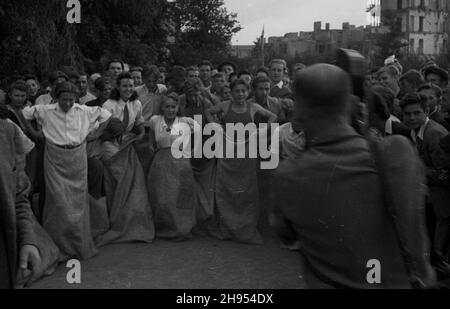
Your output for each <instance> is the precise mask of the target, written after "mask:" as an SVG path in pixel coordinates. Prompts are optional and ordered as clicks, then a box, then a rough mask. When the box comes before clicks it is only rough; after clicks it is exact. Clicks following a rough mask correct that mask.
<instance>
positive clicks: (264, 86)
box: [252, 76, 270, 102]
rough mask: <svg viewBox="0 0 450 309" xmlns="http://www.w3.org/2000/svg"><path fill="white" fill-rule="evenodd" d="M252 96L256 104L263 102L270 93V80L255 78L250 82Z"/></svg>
mask: <svg viewBox="0 0 450 309" xmlns="http://www.w3.org/2000/svg"><path fill="white" fill-rule="evenodd" d="M252 88H253V94H254V95H255V98H256V100H257V101H258V102H265V101H266V100H267V98H268V97H269V93H270V79H269V78H268V77H263V76H260V77H256V78H255V79H254V80H253V82H252Z"/></svg>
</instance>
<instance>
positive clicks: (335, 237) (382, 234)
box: [273, 125, 434, 288]
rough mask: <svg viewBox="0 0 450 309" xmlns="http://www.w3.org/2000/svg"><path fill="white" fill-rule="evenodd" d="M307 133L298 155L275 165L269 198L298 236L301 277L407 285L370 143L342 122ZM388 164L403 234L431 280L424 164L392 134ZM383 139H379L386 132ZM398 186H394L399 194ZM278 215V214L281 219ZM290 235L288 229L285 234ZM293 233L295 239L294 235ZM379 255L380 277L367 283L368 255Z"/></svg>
mask: <svg viewBox="0 0 450 309" xmlns="http://www.w3.org/2000/svg"><path fill="white" fill-rule="evenodd" d="M322 133H323V134H321V135H320V136H317V137H315V138H314V139H313V140H308V141H307V144H306V150H305V152H303V154H302V155H301V156H300V158H297V159H290V160H286V161H282V162H281V163H280V166H279V168H278V170H277V171H276V172H275V176H274V180H273V187H274V198H275V199H274V203H275V205H276V208H277V209H278V212H279V214H280V215H282V217H283V219H284V220H285V221H287V222H289V223H290V225H291V226H292V227H293V230H295V232H296V234H297V235H296V236H297V237H298V240H299V241H300V243H301V253H302V256H303V258H304V261H305V263H304V264H305V265H304V267H305V269H306V270H305V279H306V282H307V284H308V285H309V286H310V287H312V288H314V287H323V286H324V284H326V285H327V286H328V287H339V288H409V287H411V285H410V283H409V276H408V273H407V268H406V266H405V265H406V264H405V261H404V260H403V257H402V251H401V247H400V243H399V241H398V238H397V236H396V234H397V233H396V229H395V225H394V220H393V218H392V217H391V216H390V215H389V212H388V209H387V207H386V205H385V204H384V195H383V187H382V182H381V177H380V175H379V172H378V168H377V165H376V161H375V159H374V155H373V153H372V151H371V149H370V146H369V143H368V142H367V141H366V140H365V139H364V138H363V137H361V136H360V135H358V134H357V133H356V132H355V130H354V129H353V128H351V127H350V126H347V125H340V126H335V127H332V128H328V129H326V130H324V132H322ZM391 139H393V140H392V142H389V143H388V145H387V146H386V147H387V151H386V154H387V156H388V157H389V158H390V157H392V158H393V159H392V160H391V161H389V160H388V163H389V165H388V166H386V167H387V169H388V172H391V173H392V175H393V176H395V175H397V176H396V177H397V178H393V177H390V178H392V179H396V180H397V181H395V183H394V184H392V185H391V187H392V186H397V188H396V190H397V191H394V192H395V196H394V197H395V198H394V204H395V205H396V207H397V209H396V213H400V214H401V216H400V218H399V221H400V222H399V225H400V226H402V231H403V234H402V235H404V234H407V235H408V234H411V233H412V235H414V237H410V238H409V241H410V243H409V244H407V247H408V249H409V250H410V251H411V252H412V254H413V256H414V257H415V259H414V262H415V263H416V265H418V266H417V268H418V269H419V270H418V273H419V277H420V278H421V279H422V281H423V282H425V284H432V282H433V280H434V278H433V277H434V276H433V275H434V273H433V272H432V268H431V265H430V263H429V261H428V260H427V252H429V244H428V239H427V237H426V230H425V223H424V222H425V220H424V218H423V206H424V205H423V203H422V202H423V200H424V193H423V192H422V191H421V190H420V188H421V186H422V183H423V182H422V180H423V168H422V166H421V164H420V161H419V159H418V156H417V155H416V154H415V152H414V151H415V150H414V147H413V146H412V145H411V143H409V142H408V141H407V140H406V139H404V138H403V137H398V136H396V137H389V138H387V139H386V140H389V141H390V140H391ZM383 141H384V139H383ZM397 192H398V194H397ZM280 221H282V220H280ZM290 238H292V237H290ZM291 240H292V239H291ZM373 259H375V260H378V261H380V263H381V265H382V266H381V268H382V269H381V284H375V285H371V284H369V282H368V281H367V277H366V275H367V274H368V272H369V270H370V269H368V268H367V267H368V262H369V261H371V260H373Z"/></svg>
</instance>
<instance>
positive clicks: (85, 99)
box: [80, 92, 97, 105]
mask: <svg viewBox="0 0 450 309" xmlns="http://www.w3.org/2000/svg"><path fill="white" fill-rule="evenodd" d="M95 99H97V97H96V96H94V95H92V94H90V93H89V92H88V93H87V94H86V95H85V96H84V97H81V98H80V105H85V104H86V103H87V102H91V101H94V100H95Z"/></svg>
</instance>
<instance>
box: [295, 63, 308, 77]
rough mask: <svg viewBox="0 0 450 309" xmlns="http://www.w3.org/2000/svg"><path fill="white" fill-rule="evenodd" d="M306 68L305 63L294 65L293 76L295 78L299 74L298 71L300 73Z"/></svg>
mask: <svg viewBox="0 0 450 309" xmlns="http://www.w3.org/2000/svg"><path fill="white" fill-rule="evenodd" d="M304 69H306V65H304V64H303V63H296V64H294V67H293V68H292V76H293V77H294V78H295V76H297V73H300V72H301V71H303V70H304Z"/></svg>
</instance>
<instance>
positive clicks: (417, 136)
mask: <svg viewBox="0 0 450 309" xmlns="http://www.w3.org/2000/svg"><path fill="white" fill-rule="evenodd" d="M429 123H430V118H427V120H426V121H425V123H424V124H423V125H422V126H421V127H420V129H419V131H418V132H417V133H416V130H411V137H412V139H413V141H414V143H415V144H416V145H417V144H418V139H419V140H420V141H421V142H423V135H424V134H425V130H426V128H427V126H428V124H429Z"/></svg>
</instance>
